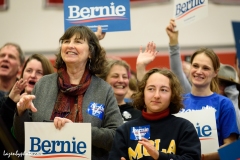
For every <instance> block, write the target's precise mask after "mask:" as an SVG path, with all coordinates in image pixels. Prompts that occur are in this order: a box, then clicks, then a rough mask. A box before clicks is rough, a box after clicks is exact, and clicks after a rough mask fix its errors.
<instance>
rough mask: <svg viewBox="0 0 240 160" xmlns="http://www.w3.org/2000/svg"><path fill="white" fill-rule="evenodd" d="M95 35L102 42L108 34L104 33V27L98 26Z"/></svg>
mask: <svg viewBox="0 0 240 160" xmlns="http://www.w3.org/2000/svg"><path fill="white" fill-rule="evenodd" d="M94 33H95V35H96V36H97V38H98V40H102V39H103V38H104V37H105V35H106V32H102V27H101V26H98V29H97V31H96V32H94Z"/></svg>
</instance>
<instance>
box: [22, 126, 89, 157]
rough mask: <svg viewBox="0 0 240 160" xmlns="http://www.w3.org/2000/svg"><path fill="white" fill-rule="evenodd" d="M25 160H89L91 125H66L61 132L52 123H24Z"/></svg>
mask: <svg viewBox="0 0 240 160" xmlns="http://www.w3.org/2000/svg"><path fill="white" fill-rule="evenodd" d="M24 125H25V160H38V159H58V160H66V159H68V160H71V159H76V158H78V159H79V158H80V159H91V148H92V143H91V135H92V134H91V124H90V123H66V124H65V126H64V127H63V128H61V130H58V129H56V128H55V126H54V124H53V122H25V123H24Z"/></svg>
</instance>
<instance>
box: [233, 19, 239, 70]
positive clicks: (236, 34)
mask: <svg viewBox="0 0 240 160" xmlns="http://www.w3.org/2000/svg"><path fill="white" fill-rule="evenodd" d="M232 27H233V34H234V39H235V46H236V50H237V58H238V62H239V64H238V65H240V22H232ZM238 68H240V66H238Z"/></svg>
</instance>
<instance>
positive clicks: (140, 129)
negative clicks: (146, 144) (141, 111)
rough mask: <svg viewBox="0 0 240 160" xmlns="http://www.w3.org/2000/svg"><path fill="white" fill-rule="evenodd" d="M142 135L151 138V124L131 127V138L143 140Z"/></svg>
mask: <svg viewBox="0 0 240 160" xmlns="http://www.w3.org/2000/svg"><path fill="white" fill-rule="evenodd" d="M142 137H144V138H146V139H149V138H150V125H145V126H137V127H131V134H130V139H131V140H141V139H142Z"/></svg>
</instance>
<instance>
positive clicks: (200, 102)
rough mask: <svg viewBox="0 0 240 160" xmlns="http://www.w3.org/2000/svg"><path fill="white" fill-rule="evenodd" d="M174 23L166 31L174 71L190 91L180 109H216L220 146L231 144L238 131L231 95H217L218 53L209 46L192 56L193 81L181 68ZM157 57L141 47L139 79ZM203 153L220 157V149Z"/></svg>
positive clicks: (152, 44)
mask: <svg viewBox="0 0 240 160" xmlns="http://www.w3.org/2000/svg"><path fill="white" fill-rule="evenodd" d="M175 26H176V24H175V22H174V20H171V21H170V24H169V26H167V28H166V31H167V34H168V36H169V39H170V43H169V45H170V67H171V70H172V71H173V72H174V73H175V74H176V75H177V76H178V78H179V80H180V82H181V85H182V86H183V88H184V90H185V93H187V94H185V95H184V101H183V103H184V109H182V110H181V111H180V112H190V111H193V110H202V109H209V108H213V109H214V110H215V111H216V112H215V116H216V124H217V132H218V140H219V146H220V147H221V146H223V145H227V144H230V143H232V142H233V141H235V140H236V139H237V136H238V135H239V131H238V128H237V123H236V115H235V110H234V107H233V103H232V102H231V100H230V99H229V98H227V97H225V96H222V95H219V94H217V93H219V88H218V86H219V85H218V71H219V67H220V62H219V59H218V56H217V55H216V54H215V53H214V52H213V51H212V50H210V49H207V48H201V49H199V50H197V51H196V52H195V53H194V54H193V55H192V57H191V67H190V72H189V80H190V82H191V84H190V83H189V81H188V79H187V77H186V76H185V74H184V72H183V70H182V68H181V67H180V66H181V65H182V64H181V57H180V53H179V46H178V32H175V31H174V30H173V29H174V27H175ZM150 48H156V45H155V43H153V42H151V43H149V45H148V47H147V49H150ZM155 57H156V54H155V52H152V53H147V52H142V51H141V50H140V53H139V55H138V58H137V63H136V65H137V66H136V68H137V75H138V80H141V79H142V77H143V75H144V72H145V68H146V65H148V64H149V63H150V62H151V61H153V60H154V58H155ZM202 156H203V157H204V159H205V160H206V159H211V160H212V159H219V156H218V153H217V152H214V153H209V154H204V155H202Z"/></svg>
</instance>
